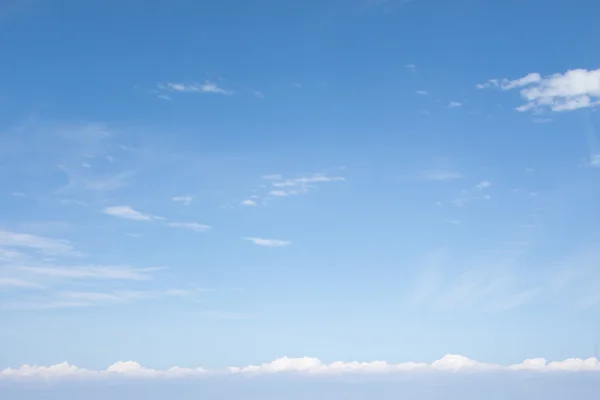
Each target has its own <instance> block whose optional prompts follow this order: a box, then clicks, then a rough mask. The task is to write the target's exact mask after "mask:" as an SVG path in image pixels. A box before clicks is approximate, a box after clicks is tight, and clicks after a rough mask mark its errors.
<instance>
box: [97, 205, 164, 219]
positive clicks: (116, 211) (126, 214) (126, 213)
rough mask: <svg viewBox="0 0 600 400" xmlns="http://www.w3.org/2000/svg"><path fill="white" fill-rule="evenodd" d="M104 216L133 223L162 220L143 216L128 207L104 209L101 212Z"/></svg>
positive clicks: (146, 215)
mask: <svg viewBox="0 0 600 400" xmlns="http://www.w3.org/2000/svg"><path fill="white" fill-rule="evenodd" d="M102 212H103V213H104V214H107V215H112V216H113V217H117V218H123V219H131V220H135V221H151V220H155V219H163V218H162V217H157V216H155V215H151V214H145V213H142V212H140V211H137V210H134V209H133V208H132V207H130V206H113V207H106V208H105V209H104V210H102Z"/></svg>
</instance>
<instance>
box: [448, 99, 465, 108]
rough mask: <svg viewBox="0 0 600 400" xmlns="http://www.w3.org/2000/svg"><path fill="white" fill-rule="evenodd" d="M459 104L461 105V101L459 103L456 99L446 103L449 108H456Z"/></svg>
mask: <svg viewBox="0 0 600 400" xmlns="http://www.w3.org/2000/svg"><path fill="white" fill-rule="evenodd" d="M460 106H462V103H459V102H458V101H451V102H450V103H448V107H450V108H456V107H460Z"/></svg>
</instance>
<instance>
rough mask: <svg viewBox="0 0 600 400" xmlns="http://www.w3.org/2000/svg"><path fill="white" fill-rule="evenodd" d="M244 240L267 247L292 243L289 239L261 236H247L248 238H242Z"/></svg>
mask: <svg viewBox="0 0 600 400" xmlns="http://www.w3.org/2000/svg"><path fill="white" fill-rule="evenodd" d="M242 239H244V240H248V241H250V242H252V243H254V244H256V245H258V246H265V247H283V246H289V245H290V244H292V242H289V241H287V240H278V239H261V238H253V237H246V238H242Z"/></svg>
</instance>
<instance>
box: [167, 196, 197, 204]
mask: <svg viewBox="0 0 600 400" xmlns="http://www.w3.org/2000/svg"><path fill="white" fill-rule="evenodd" d="M171 200H172V201H174V202H175V203H181V204H183V205H184V206H189V205H190V204H192V201H194V198H193V197H192V196H173V197H171Z"/></svg>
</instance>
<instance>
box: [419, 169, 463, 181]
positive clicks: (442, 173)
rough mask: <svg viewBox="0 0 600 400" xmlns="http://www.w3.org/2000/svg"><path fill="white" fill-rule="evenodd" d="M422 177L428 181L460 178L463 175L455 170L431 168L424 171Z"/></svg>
mask: <svg viewBox="0 0 600 400" xmlns="http://www.w3.org/2000/svg"><path fill="white" fill-rule="evenodd" d="M422 177H423V179H425V180H428V181H453V180H457V179H461V178H462V177H463V175H462V174H461V173H460V172H459V171H456V170H431V171H426V172H424V173H423V174H422Z"/></svg>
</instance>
